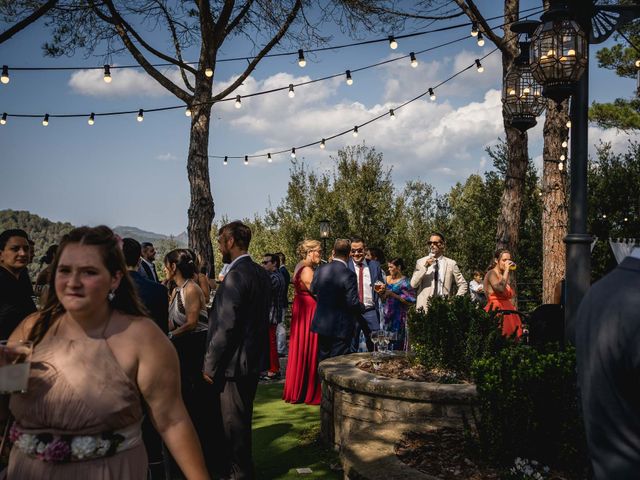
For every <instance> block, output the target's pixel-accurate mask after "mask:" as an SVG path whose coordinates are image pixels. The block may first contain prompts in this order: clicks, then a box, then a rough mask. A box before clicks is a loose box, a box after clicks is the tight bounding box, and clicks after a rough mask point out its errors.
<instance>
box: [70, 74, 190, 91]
mask: <svg viewBox="0 0 640 480" xmlns="http://www.w3.org/2000/svg"><path fill="white" fill-rule="evenodd" d="M162 73H164V74H165V76H167V77H169V79H170V80H172V81H173V82H174V83H176V85H179V86H181V85H183V83H182V78H181V77H180V72H179V71H178V70H177V69H168V70H165V71H163V72H162ZM103 76H104V72H103V70H101V69H97V70H79V71H77V72H74V73H73V74H72V75H71V78H70V79H69V86H70V87H71V88H72V89H73V90H75V91H76V92H77V93H80V94H82V95H90V96H99V97H126V96H130V95H135V96H146V97H161V96H165V95H168V96H171V93H169V91H168V90H166V89H165V88H164V87H163V86H162V85H160V84H159V83H158V82H157V81H156V80H154V79H153V78H152V77H150V76H149V75H147V73H146V72H145V71H144V70H142V69H138V68H123V69H118V68H112V69H111V78H112V81H111V83H106V82H105V81H104V80H103Z"/></svg>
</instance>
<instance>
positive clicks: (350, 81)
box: [345, 70, 353, 85]
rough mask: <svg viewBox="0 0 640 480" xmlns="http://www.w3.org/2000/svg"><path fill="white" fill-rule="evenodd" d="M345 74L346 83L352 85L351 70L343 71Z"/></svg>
mask: <svg viewBox="0 0 640 480" xmlns="http://www.w3.org/2000/svg"><path fill="white" fill-rule="evenodd" d="M345 74H346V76H347V85H353V78H351V70H347V71H346V72H345Z"/></svg>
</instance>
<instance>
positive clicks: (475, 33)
mask: <svg viewBox="0 0 640 480" xmlns="http://www.w3.org/2000/svg"><path fill="white" fill-rule="evenodd" d="M471 36H472V37H477V36H478V23H477V22H473V23H472V24H471Z"/></svg>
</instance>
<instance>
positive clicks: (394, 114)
mask: <svg viewBox="0 0 640 480" xmlns="http://www.w3.org/2000/svg"><path fill="white" fill-rule="evenodd" d="M389 118H390V119H391V120H395V119H396V112H394V111H393V108H390V109H389Z"/></svg>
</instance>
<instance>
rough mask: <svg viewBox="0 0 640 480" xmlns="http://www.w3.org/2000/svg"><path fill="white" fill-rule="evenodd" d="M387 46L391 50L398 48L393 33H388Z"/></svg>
mask: <svg viewBox="0 0 640 480" xmlns="http://www.w3.org/2000/svg"><path fill="white" fill-rule="evenodd" d="M389 48H390V49H391V50H395V49H396V48H398V42H396V38H395V37H394V36H393V35H389Z"/></svg>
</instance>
